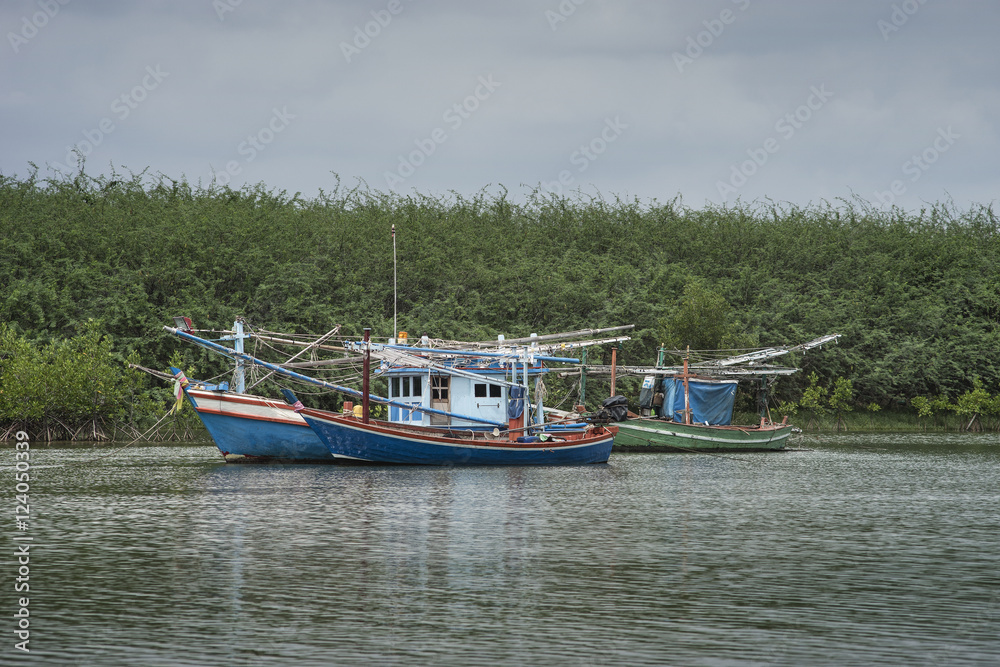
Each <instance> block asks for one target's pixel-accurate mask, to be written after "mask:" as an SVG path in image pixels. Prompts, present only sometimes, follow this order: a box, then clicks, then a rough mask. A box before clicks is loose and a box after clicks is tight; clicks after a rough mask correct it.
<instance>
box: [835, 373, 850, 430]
mask: <svg viewBox="0 0 1000 667" xmlns="http://www.w3.org/2000/svg"><path fill="white" fill-rule="evenodd" d="M853 396H854V383H853V382H851V381H850V380H849V379H847V378H837V379H836V380H835V381H834V384H833V391H832V392H831V394H830V408H831V409H832V410H833V412H834V414H835V415H836V416H837V430H838V431H840V430H841V428H842V427H843V426H845V424H844V414H845V413H847V412H850V411H851V410H853V408H852V406H851V399H852V398H853Z"/></svg>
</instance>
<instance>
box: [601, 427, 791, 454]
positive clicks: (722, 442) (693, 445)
mask: <svg viewBox="0 0 1000 667" xmlns="http://www.w3.org/2000/svg"><path fill="white" fill-rule="evenodd" d="M617 426H618V435H617V436H616V437H615V448H616V449H617V450H620V451H713V452H726V451H728V452H734V451H774V450H780V449H784V448H785V444H786V443H787V441H788V436H790V435H791V434H792V430H793V427H792V426H791V425H789V424H767V425H765V426H763V427H761V426H709V425H704V424H680V423H677V422H671V421H666V420H663V419H637V420H631V419H630V420H628V421H624V422H619V423H618V425H617Z"/></svg>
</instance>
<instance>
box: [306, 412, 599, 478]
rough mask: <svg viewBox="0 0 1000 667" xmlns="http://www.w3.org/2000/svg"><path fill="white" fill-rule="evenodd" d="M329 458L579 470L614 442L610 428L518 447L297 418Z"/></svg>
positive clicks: (324, 417)
mask: <svg viewBox="0 0 1000 667" xmlns="http://www.w3.org/2000/svg"><path fill="white" fill-rule="evenodd" d="M301 414H302V416H303V417H305V420H306V422H307V423H308V424H309V425H310V426H311V427H312V429H313V431H315V432H316V434H317V435H318V436H319V437H320V439H321V440H322V441H323V442H324V443H325V444H326V446H327V448H328V449H329V452H330V454H331V455H333V456H335V457H338V458H346V459H354V460H356V461H362V462H367V463H398V464H414V465H469V466H490V465H501V466H502V465H516V466H526V465H544V466H553V465H582V464H586V463H606V462H607V460H608V457H609V456H610V455H611V446H612V444H613V442H614V428H613V427H612V428H598V429H593V430H591V431H589V432H586V433H576V434H565V437H563V436H562V435H560V439H559V440H556V439H554V438H553V439H550V440H547V441H546V442H531V443H519V442H510V441H508V440H506V439H500V438H496V439H489V436H488V435H487V434H482V433H480V434H479V436H477V437H476V438H474V439H472V440H470V439H468V438H458V437H447V436H445V435H442V434H441V433H440V432H438V433H435V432H433V429H423V430H415V429H404V428H399V427H394V426H391V425H385V424H374V423H368V424H365V423H363V422H362V421H361V420H359V419H357V418H356V417H353V416H346V415H338V414H335V413H330V412H324V411H321V410H312V409H306V410H303V411H302V412H301Z"/></svg>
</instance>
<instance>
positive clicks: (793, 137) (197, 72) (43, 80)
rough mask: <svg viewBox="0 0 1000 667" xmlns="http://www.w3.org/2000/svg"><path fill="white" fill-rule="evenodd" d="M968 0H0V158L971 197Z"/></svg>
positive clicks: (997, 167)
mask: <svg viewBox="0 0 1000 667" xmlns="http://www.w3.org/2000/svg"><path fill="white" fill-rule="evenodd" d="M998 31H1000V2H994V1H992V0H981V1H973V0H954V1H947V2H946V1H945V0H838V1H833V0H830V1H828V2H820V1H812V2H810V1H806V0H796V1H794V2H793V1H791V0H787V1H786V0H782V1H779V0H708V1H704V2H693V1H691V2H679V1H669V0H668V1H662V2H654V1H652V0H641V1H640V0H635V1H618V2H612V1H610V0H561V1H560V0H537V1H532V0H506V1H501V2H496V1H494V2H484V1H483V2H474V1H465V2H461V1H458V0H453V1H434V0H363V1H356V2H347V1H338V0H290V1H283V2H267V1H264V0H214V1H213V0H197V1H195V0H182V1H176V0H175V1H167V0H159V1H148V2H142V1H141V0H134V1H117V0H33V1H29V0H3V2H2V3H0V34H2V36H3V43H2V44H0V53H2V54H3V55H2V57H0V122H2V127H3V130H2V137H3V138H2V145H0V148H2V150H0V173H3V174H4V175H6V176H13V175H21V176H23V175H24V174H26V173H27V172H28V170H29V162H33V163H35V164H37V165H38V166H39V167H41V168H42V170H43V171H47V170H48V169H49V168H50V167H51V168H56V169H64V170H65V169H69V170H70V171H72V170H74V169H75V158H74V156H73V153H72V151H73V150H74V149H76V150H77V151H78V152H80V153H83V154H85V155H86V161H87V171H88V172H90V173H98V172H101V173H108V172H109V171H110V169H111V166H112V165H113V166H114V168H115V169H117V170H119V171H124V172H128V171H132V172H140V171H142V170H144V169H148V170H149V171H150V173H153V174H158V173H163V174H165V175H167V176H169V177H171V178H174V179H179V178H181V177H185V178H187V179H188V180H189V181H191V182H193V183H196V182H198V181H200V182H201V183H202V184H204V185H207V184H208V183H210V182H211V181H212V179H213V178H214V179H216V180H217V182H221V183H229V184H230V185H232V186H235V187H238V186H241V185H243V184H245V183H250V184H256V183H264V184H265V185H266V186H267V187H269V188H276V189H281V190H287V191H288V192H289V193H295V192H301V193H302V194H303V195H304V196H307V197H311V196H315V195H316V194H317V193H318V191H319V189H323V190H326V191H330V190H332V189H333V187H334V184H335V182H336V180H335V174H336V175H339V177H340V179H341V181H342V183H343V184H344V185H346V186H353V185H355V184H357V183H359V181H364V182H365V183H367V184H368V185H369V186H370V187H371V188H373V189H376V190H381V191H394V192H398V193H403V194H405V193H410V192H413V191H414V190H416V191H418V192H421V193H427V194H441V193H448V192H450V191H455V192H458V193H461V194H463V195H471V194H475V193H476V192H479V191H480V190H482V189H484V188H486V189H487V190H488V191H489V192H498V191H499V187H500V186H501V185H502V186H504V187H506V188H507V189H508V190H509V191H510V192H511V194H512V195H513V196H514V197H515V198H517V199H521V200H523V198H524V197H525V195H526V194H527V193H528V192H530V191H531V189H532V188H534V187H541V188H542V189H543V190H544V191H546V192H555V193H567V194H571V193H572V192H575V191H577V190H579V191H582V192H583V193H585V194H588V195H591V194H597V193H600V194H601V195H603V196H604V197H605V198H609V199H610V198H613V197H615V196H621V197H627V198H633V197H638V198H639V199H640V200H641V201H643V202H648V201H650V200H654V199H655V200H659V201H664V200H669V199H673V198H674V197H676V196H678V195H680V196H681V197H682V198H683V201H684V203H685V204H686V205H688V206H691V207H695V208H700V207H702V206H704V205H705V204H706V202H712V203H716V204H718V203H723V202H730V203H731V202H734V201H736V200H737V199H738V198H739V199H742V200H743V201H748V202H752V201H763V200H765V199H767V198H770V199H773V200H778V201H787V202H793V203H795V204H800V205H806V204H809V203H818V202H821V201H823V200H827V201H831V202H833V201H835V200H836V199H837V198H851V197H855V196H857V197H861V198H863V199H866V200H869V201H872V202H874V203H876V204H880V205H888V204H895V205H898V206H902V207H904V208H906V209H911V210H912V209H918V208H920V207H921V206H922V205H923V204H924V203H927V202H940V201H946V200H949V199H951V200H953V201H954V202H955V203H956V204H957V205H958V206H959V207H960V208H967V207H968V206H970V205H973V204H990V203H992V202H995V200H996V198H997V196H998V187H997V186H998V184H1000V142H998V138H997V122H998V118H1000V57H998V56H1000V38H998Z"/></svg>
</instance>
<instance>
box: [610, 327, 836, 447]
mask: <svg viewBox="0 0 1000 667" xmlns="http://www.w3.org/2000/svg"><path fill="white" fill-rule="evenodd" d="M839 337H840V334H831V335H828V336H823V337H821V338H817V339H815V340H812V341H809V342H808V343H804V344H802V345H796V346H794V347H778V348H764V349H760V350H753V351H750V352H745V353H743V354H740V355H737V356H731V357H726V358H722V359H708V360H700V361H697V362H696V363H693V364H689V363H688V361H689V360H688V358H687V354H686V355H685V359H684V364H683V366H681V367H669V366H663V365H662V363H661V361H662V356H663V355H662V353H661V361H658V362H657V365H656V366H655V367H653V368H636V367H621V368H618V369H615V372H618V373H626V374H627V373H632V374H642V375H644V378H643V383H642V388H641V390H640V394H639V410H640V413H639V414H634V413H628V417H627V418H626V419H624V420H620V421H618V422H617V426H618V435H617V436H615V449H616V450H617V451H677V452H689V451H695V452H701V451H712V452H726V451H728V452H734V451H774V450H781V449H784V448H785V447H786V445H787V443H788V438H789V436H790V435H791V434H792V433H793V432H795V431H796V430H797V429H796V428H795V427H794V426H793V425H791V424H789V423H788V418H787V416H782V417H781V420H780V421H772V418H771V414H770V410H769V409H768V406H767V389H768V385H769V384H770V383H771V382H773V381H774V380H775V379H776V378H777V377H778V376H781V375H790V374H792V373H795V372H797V371H798V369H797V368H787V367H780V366H773V365H770V364H768V363H767V361H768V360H770V359H772V358H774V357H779V356H782V355H785V354H788V353H789V352H793V351H805V350H809V349H813V348H817V347H819V346H821V345H823V344H824V343H829V342H832V341H835V340H836V339H837V338H839ZM688 354H689V352H688ZM740 380H748V381H754V382H757V383H758V400H759V403H760V422H759V423H756V424H750V425H736V424H733V423H732V418H733V406H734V403H735V399H736V387H737V384H738V383H739V381H740ZM609 400H610V399H609Z"/></svg>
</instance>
